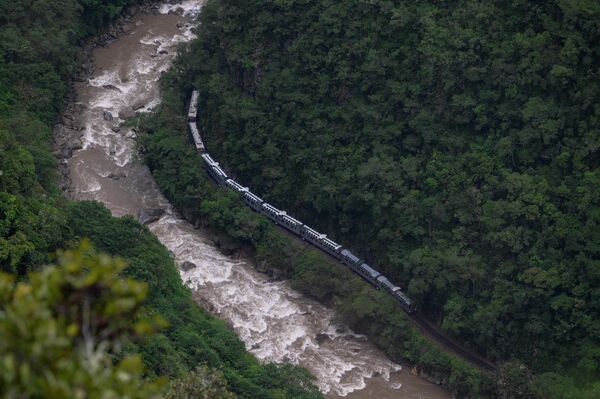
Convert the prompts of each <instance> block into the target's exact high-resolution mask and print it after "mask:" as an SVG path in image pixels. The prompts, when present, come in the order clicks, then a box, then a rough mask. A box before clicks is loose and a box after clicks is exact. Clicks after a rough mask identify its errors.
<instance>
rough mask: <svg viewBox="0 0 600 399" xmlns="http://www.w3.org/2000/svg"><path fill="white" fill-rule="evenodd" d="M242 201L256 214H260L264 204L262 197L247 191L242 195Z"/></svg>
mask: <svg viewBox="0 0 600 399" xmlns="http://www.w3.org/2000/svg"><path fill="white" fill-rule="evenodd" d="M242 199H243V201H244V202H245V203H246V204H247V205H248V206H249V207H250V208H252V209H254V210H255V211H256V212H260V210H261V208H262V205H263V202H264V201H263V200H262V199H261V198H260V197H258V196H256V195H254V194H252V193H251V192H250V191H246V192H245V193H244V194H243V195H242Z"/></svg>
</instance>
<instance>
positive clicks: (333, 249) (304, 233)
mask: <svg viewBox="0 0 600 399" xmlns="http://www.w3.org/2000/svg"><path fill="white" fill-rule="evenodd" d="M300 237H302V238H303V239H305V240H307V241H309V242H311V243H312V244H314V245H315V246H317V247H319V248H321V249H322V250H323V251H325V252H327V253H328V254H330V255H331V256H333V257H334V258H336V259H340V251H341V250H342V246H341V245H340V244H338V243H336V242H335V241H333V240H330V239H329V238H327V235H326V234H321V233H319V232H317V231H315V230H314V229H312V228H310V227H308V226H306V225H303V226H302V227H301V228H300Z"/></svg>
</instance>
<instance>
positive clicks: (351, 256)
mask: <svg viewBox="0 0 600 399" xmlns="http://www.w3.org/2000/svg"><path fill="white" fill-rule="evenodd" d="M342 255H343V256H345V257H347V258H350V259H351V260H352V261H353V262H358V261H359V260H360V258H359V257H358V256H356V255H354V254H353V253H352V252H350V251H349V250H347V249H343V250H342Z"/></svg>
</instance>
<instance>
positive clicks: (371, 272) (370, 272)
mask: <svg viewBox="0 0 600 399" xmlns="http://www.w3.org/2000/svg"><path fill="white" fill-rule="evenodd" d="M355 271H356V272H357V273H358V274H360V275H361V276H363V277H364V278H365V279H366V280H367V281H368V282H370V283H371V284H373V285H374V286H375V287H376V288H379V284H378V282H377V277H379V276H381V273H379V272H378V271H377V270H375V269H373V268H372V267H371V266H369V265H367V264H366V263H363V264H361V265H360V266H359V267H357V268H356V270H355Z"/></svg>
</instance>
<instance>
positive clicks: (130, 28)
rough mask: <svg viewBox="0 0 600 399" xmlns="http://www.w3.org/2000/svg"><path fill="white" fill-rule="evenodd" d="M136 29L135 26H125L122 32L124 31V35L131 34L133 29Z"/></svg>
mask: <svg viewBox="0 0 600 399" xmlns="http://www.w3.org/2000/svg"><path fill="white" fill-rule="evenodd" d="M134 28H135V25H133V24H124V25H123V26H122V27H121V30H122V31H123V33H129V32H131V31H132V30H133V29H134Z"/></svg>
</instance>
